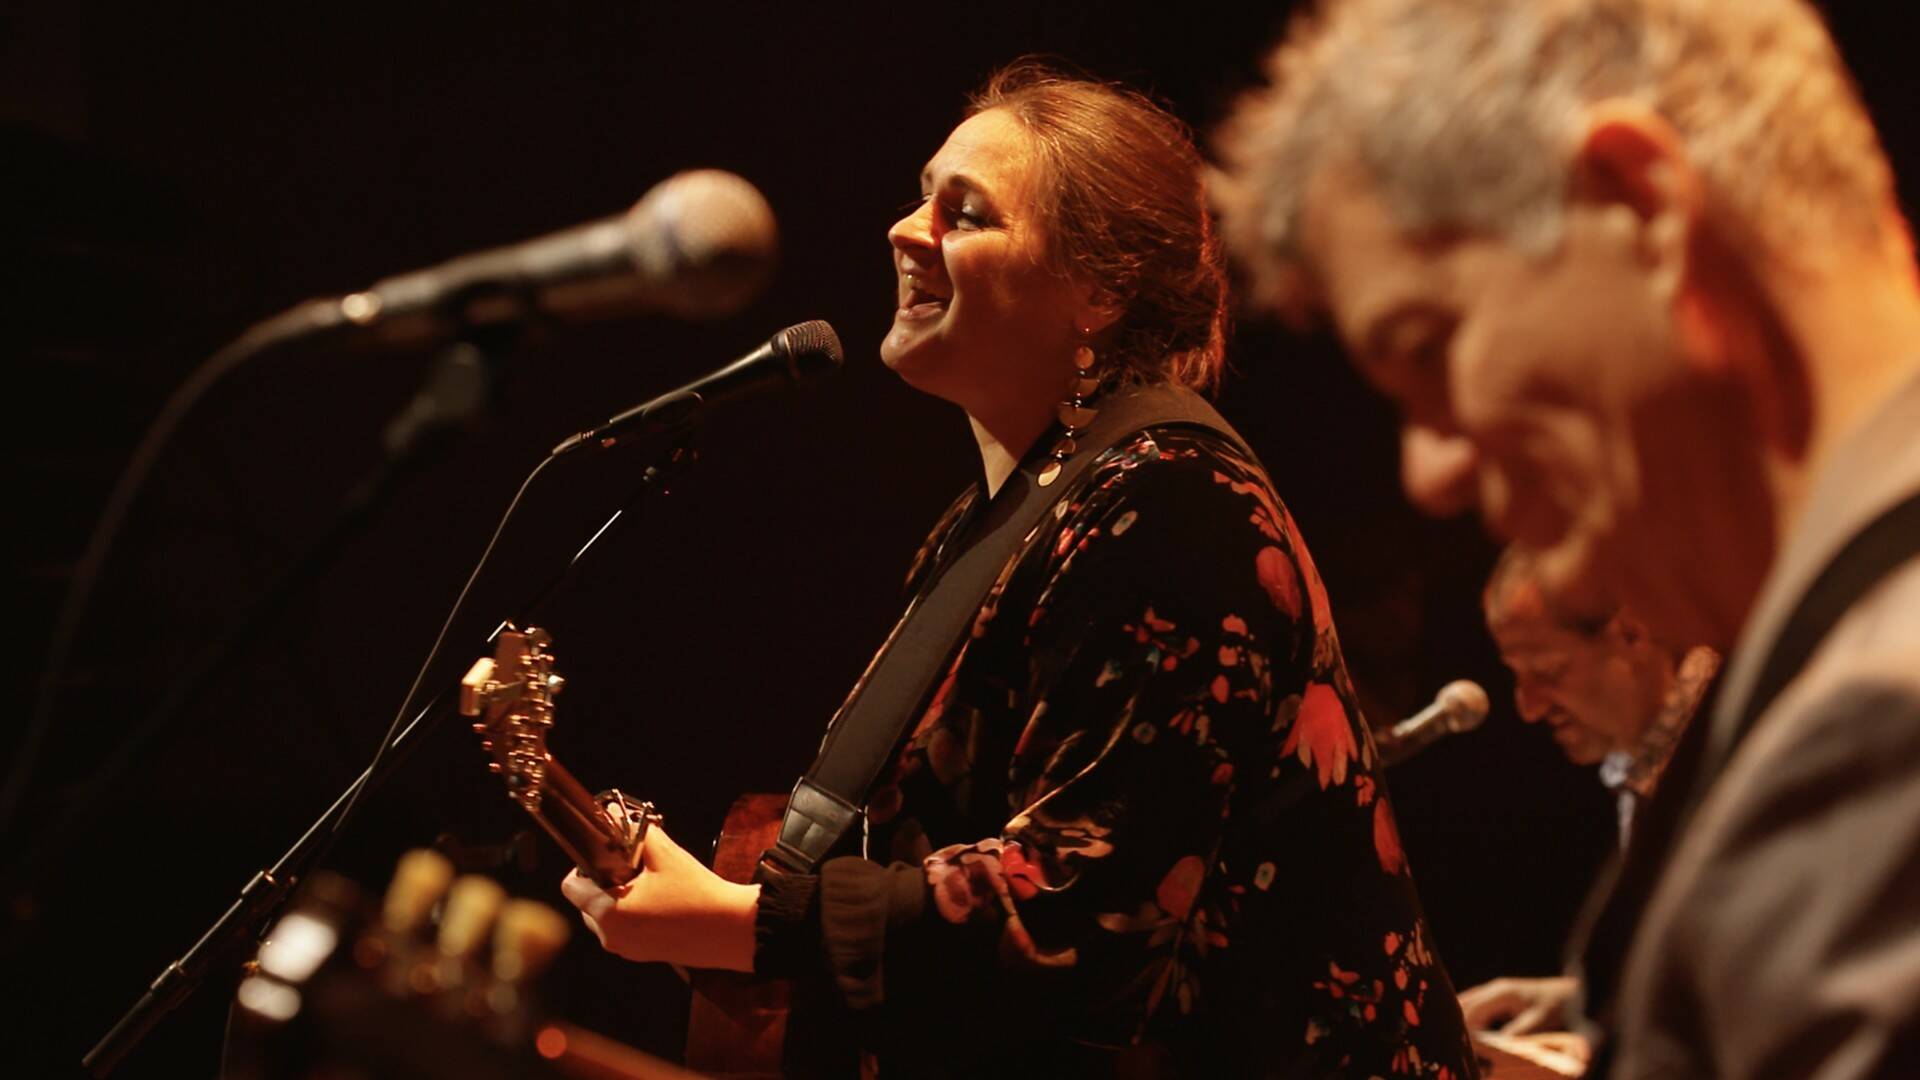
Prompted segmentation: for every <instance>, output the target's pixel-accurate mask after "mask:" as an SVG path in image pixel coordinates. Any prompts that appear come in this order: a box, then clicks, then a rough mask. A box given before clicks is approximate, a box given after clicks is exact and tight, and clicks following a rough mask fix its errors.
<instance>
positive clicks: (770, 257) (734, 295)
mask: <svg viewBox="0 0 1920 1080" xmlns="http://www.w3.org/2000/svg"><path fill="white" fill-rule="evenodd" d="M777 236H778V229H777V227H776V226H775V224H774V220H773V208H772V207H770V206H768V205H767V200H766V197H765V196H763V195H761V194H760V190H759V189H758V188H756V187H754V186H753V185H752V184H750V183H748V182H747V181H746V180H745V179H743V178H741V177H739V176H736V175H734V174H733V173H730V172H725V171H723V170H720V169H692V170H688V171H686V172H679V173H675V174H673V175H672V176H669V177H667V178H666V179H665V180H662V181H660V182H659V183H658V184H655V185H654V186H653V189H652V190H650V191H648V192H647V194H646V196H645V197H644V198H642V199H641V200H640V201H639V202H638V203H636V204H635V205H634V207H633V209H632V210H631V211H629V212H628V213H627V237H628V242H629V244H630V245H631V248H632V253H633V261H634V264H635V265H636V266H637V267H638V268H639V270H640V272H641V274H642V276H643V277H646V278H648V279H650V280H651V281H653V282H656V283H658V284H659V285H660V287H661V288H663V289H665V290H669V291H671V293H672V295H671V297H670V298H669V299H670V301H671V306H672V307H673V308H674V310H676V311H677V312H678V313H679V314H681V315H685V316H689V317H693V318H712V317H715V316H719V315H726V314H729V313H731V312H734V311H738V310H739V309H741V308H743V307H745V306H746V305H747V304H748V303H749V302H750V301H752V300H753V298H754V297H755V296H758V295H759V293H760V290H761V288H762V287H763V286H765V285H766V283H767V279H768V278H769V277H771V276H772V273H773V265H774V261H775V256H776V254H777V248H778V240H777Z"/></svg>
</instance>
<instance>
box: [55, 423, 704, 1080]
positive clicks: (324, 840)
mask: <svg viewBox="0 0 1920 1080" xmlns="http://www.w3.org/2000/svg"><path fill="white" fill-rule="evenodd" d="M680 419H681V421H682V422H681V423H680V425H679V426H678V428H677V430H675V431H673V432H672V433H671V438H670V440H669V442H670V445H669V448H668V449H667V450H666V451H665V453H663V454H660V455H659V456H658V458H657V459H656V461H655V462H654V463H653V464H651V465H649V466H648V467H647V469H646V470H645V472H644V473H642V475H641V481H640V484H639V486H638V487H637V488H636V489H635V490H634V491H633V493H632V494H631V495H629V496H628V497H627V499H626V501H625V503H624V504H623V505H622V506H621V508H620V509H619V510H617V511H615V512H614V514H613V516H612V517H611V518H609V519H608V520H607V521H606V523H605V524H603V525H601V526H600V528H599V529H598V530H596V531H595V532H594V533H593V534H592V535H591V536H590V537H589V538H588V539H587V541H586V543H585V544H583V545H582V546H581V547H580V549H579V550H578V551H577V552H576V553H575V554H574V556H573V558H572V559H570V560H569V561H568V563H567V565H566V566H565V567H563V568H561V570H560V571H559V572H558V573H556V574H555V575H554V577H553V578H552V579H551V580H550V581H548V582H547V584H546V585H545V586H544V587H542V588H541V590H540V591H539V592H538V593H536V594H535V595H534V597H533V598H532V599H531V600H530V601H529V602H528V603H527V604H525V605H524V606H523V610H525V611H527V612H530V613H531V612H537V611H538V610H539V609H540V608H541V607H543V606H544V605H545V603H546V602H547V601H548V600H549V599H550V598H551V597H552V596H553V595H554V593H556V592H557V591H558V590H559V588H560V586H561V585H562V584H564V583H565V582H566V581H567V580H568V579H569V578H570V577H571V576H572V574H573V570H574V568H575V567H577V566H578V565H579V564H580V560H581V558H582V557H583V556H585V555H586V553H587V552H588V551H589V550H592V549H593V548H594V547H595V546H596V545H597V544H598V543H599V542H600V541H601V540H603V539H604V538H605V537H607V536H608V535H610V534H612V533H613V532H615V531H616V529H617V527H618V526H619V525H620V523H621V522H622V521H623V519H626V518H628V517H630V516H631V515H630V513H629V511H633V510H635V509H637V508H638V507H639V505H640V503H641V502H642V501H643V500H644V499H645V498H646V496H647V495H648V494H650V493H652V492H655V491H657V492H659V493H660V494H662V495H664V494H667V493H668V487H667V485H668V483H669V482H670V481H671V480H672V479H673V478H675V477H676V476H678V475H679V473H681V472H682V471H684V470H685V469H686V468H687V467H689V466H691V465H692V464H693V462H694V461H696V460H697V459H698V454H697V453H696V452H695V451H694V449H693V446H692V436H693V434H694V432H695V431H696V430H697V429H698V427H699V422H700V420H701V414H700V411H699V410H698V409H694V410H690V411H689V412H688V413H686V414H685V415H684V416H683V417H682V418H680ZM396 423H398V421H396ZM389 430H390V431H391V430H392V429H389ZM506 625H507V624H505V623H502V624H501V628H504V627H505V626H506ZM498 632H499V630H498V629H496V630H495V632H494V633H495V634H497V633H498ZM491 637H492V635H489V640H491ZM450 712H451V704H450V699H449V697H448V694H447V692H446V691H445V690H444V689H443V690H442V691H441V692H440V693H438V694H436V695H435V696H434V698H433V700H432V701H430V702H428V704H427V705H426V706H424V707H423V708H422V709H420V711H419V712H418V713H416V714H415V715H414V718H413V719H412V720H411V721H410V722H409V723H408V724H407V726H406V727H405V728H404V729H403V730H402V731H401V733H400V735H399V736H397V737H396V739H395V742H394V746H393V752H390V753H388V754H386V755H385V758H386V760H385V762H383V763H382V765H381V769H380V773H379V775H373V774H372V769H371V767H369V768H368V770H366V771H363V772H362V773H361V774H360V776H359V777H358V778H357V779H356V780H354V781H353V783H351V784H349V785H348V786H347V789H346V790H345V791H343V792H342V793H341V794H340V796H339V797H338V798H337V799H335V800H334V802H333V804H332V805H331V806H329V807H328V808H327V810H326V811H325V812H323V813H322V814H321V815H320V817H319V818H318V819H317V820H316V821H315V822H314V823H313V825H312V826H310V827H309V828H308V829H307V831H306V832H305V833H304V834H302V835H301V837H300V838H299V839H298V840H296V841H295V842H294V844H293V846H292V847H291V848H289V849H288V850H287V852H286V853H285V854H283V855H282V856H281V857H280V858H279V859H278V860H277V861H275V863H274V864H273V866H272V867H271V868H270V869H267V870H262V871H260V872H259V873H257V874H255V875H254V876H253V877H252V879H250V880H249V881H248V882H247V883H246V885H245V886H243V887H242V888H241V891H240V895H239V897H238V898H237V899H236V900H235V901H234V902H233V904H232V905H231V906H230V907H228V908H227V910H226V912H225V913H223V914H222V915H221V916H220V917H219V918H218V919H217V920H215V922H214V924H213V926H212V927H211V928H209V929H208V930H207V932H206V933H204V934H202V935H201V936H200V939H199V940H198V941H196V942H195V943H194V945H193V947H192V948H191V949H189V950H188V951H187V952H186V954H185V955H183V956H182V957H180V959H178V960H175V961H174V962H173V963H171V964H168V965H167V966H166V968H165V969H164V970H162V971H161V973H160V975H159V977H158V978H156V979H155V980H154V981H153V983H152V985H151V986H150V987H149V988H148V990H147V992H146V993H145V994H144V995H142V997H141V998H140V1000H139V1001H137V1002H135V1003H134V1006H133V1007H132V1008H131V1009H129V1010H128V1011H127V1012H126V1014H125V1015H123V1016H122V1017H121V1018H120V1020H119V1021H118V1022H116V1023H115V1024H114V1026H113V1028H112V1029H111V1030H110V1031H108V1032H107V1034H106V1035H105V1036H104V1037H103V1038H102V1039H101V1040H100V1041H99V1043H97V1044H96V1045H95V1046H94V1047H93V1049H92V1050H90V1051H88V1052H87V1055H86V1056H85V1057H84V1058H82V1059H81V1064H82V1066H83V1067H84V1068H85V1069H86V1070H87V1072H88V1073H90V1074H91V1075H93V1076H95V1077H104V1076H107V1075H108V1074H109V1073H111V1072H112V1071H113V1069H114V1068H115V1067H116V1066H118V1065H119V1063H120V1062H121V1061H122V1060H123V1059H124V1058H125V1057H126V1056H127V1054H128V1053H130V1052H131V1051H132V1050H133V1049H134V1048H135V1047H136V1046H138V1045H139V1043H140V1041H141V1040H142V1039H143V1038H145V1037H146V1035H147V1034H148V1032H150V1031H151V1030H152V1029H153V1027H154V1026H155V1025H156V1024H157V1023H159V1021H160V1020H161V1018H162V1017H164V1016H166V1014H167V1013H169V1012H171V1011H172V1010H173V1009H175V1008H176V1007H178V1006H179V1005H180V1004H181V1003H183V1002H185V1001H186V999H187V998H188V997H189V996H190V995H191V994H192V993H193V992H194V990H196V989H198V987H199V985H200V983H201V982H203V981H204V980H205V978H206V975H207V973H208V971H209V969H211V968H212V967H214V966H215V965H216V964H218V963H220V962H222V961H224V960H225V959H227V958H229V957H231V956H232V955H233V954H234V953H235V952H237V951H238V949H239V947H240V945H241V943H242V940H243V938H244V937H245V936H247V935H250V934H252V933H255V932H256V930H257V928H258V927H259V926H261V925H263V924H265V923H266V922H267V921H269V920H270V919H271V918H272V917H273V914H274V913H275V912H276V911H277V910H278V909H279V908H280V907H281V906H282V905H284V904H285V903H286V901H287V899H288V897H289V896H290V895H291V893H292V891H293V888H294V886H296V885H298V884H299V882H300V881H301V880H302V878H304V876H305V875H306V874H307V872H308V871H310V870H311V869H313V867H314V865H315V864H316V863H317V862H318V861H319V860H320V859H321V858H322V857H323V856H324V854H325V851H326V848H327V846H328V843H329V841H330V839H331V838H332V837H333V833H334V828H333V826H334V821H335V818H336V817H337V816H338V815H339V814H340V813H341V811H342V810H343V809H344V808H345V807H347V806H349V805H351V804H352V803H354V802H355V801H357V800H358V798H359V796H360V793H361V791H362V789H366V790H369V791H370V790H374V789H377V788H378V787H379V785H380V783H381V782H382V781H383V780H385V779H386V778H387V777H388V776H389V775H391V774H392V773H393V772H394V770H395V769H396V768H398V766H399V765H400V764H401V762H402V760H403V759H404V758H405V757H407V756H408V754H409V753H410V752H411V751H412V749H413V748H414V747H416V746H418V745H419V744H420V743H422V742H424V741H425V736H427V735H428V734H430V733H431V732H432V731H433V730H434V729H436V728H437V727H438V726H439V724H440V723H441V721H443V720H445V719H446V717H447V716H448V715H449V714H450Z"/></svg>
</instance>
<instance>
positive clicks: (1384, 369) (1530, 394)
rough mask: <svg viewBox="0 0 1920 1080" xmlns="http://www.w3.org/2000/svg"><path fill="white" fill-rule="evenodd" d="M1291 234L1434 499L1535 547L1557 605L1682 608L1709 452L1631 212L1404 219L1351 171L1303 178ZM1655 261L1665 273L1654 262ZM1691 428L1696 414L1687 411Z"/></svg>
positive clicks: (1438, 506)
mask: <svg viewBox="0 0 1920 1080" xmlns="http://www.w3.org/2000/svg"><path fill="white" fill-rule="evenodd" d="M1304 229H1305V232H1304V243H1305V247H1306V249H1307V254H1308V257H1309V259H1310V261H1311V263H1312V264H1313V265H1314V266H1315V267H1316V269H1317V271H1318V273H1319V277H1320V284H1321V287H1322V289H1323V296H1322V299H1323V300H1324V302H1325V304H1326V306H1327V308H1328V309H1329V311H1330V312H1331V314H1332V316H1333V318H1334V321H1335V323H1336V324H1337V328H1338V330H1339V332H1340V335H1341V336H1342V338H1343V339H1344V340H1345V341H1346V343H1347V346H1348V348H1349V351H1350V352H1351V354H1352V356H1353V358H1354V362H1355V363H1356V364H1357V365H1358V367H1359V369H1360V371H1361V372H1362V374H1363V375H1365V377H1366V378H1367V379H1368V380H1369V381H1371V382H1372V383H1373V384H1374V385H1375V386H1376V387H1377V388H1379V389H1380V390H1381V391H1382V392H1384V393H1385V394H1387V395H1388V396H1389V397H1391V398H1392V399H1393V400H1394V402H1395V403H1396V404H1397V405H1398V406H1399V410H1400V414H1401V418H1402V422H1403V427H1402V436H1403V437H1402V445H1401V450H1402V480H1403V482H1404V483H1405V485H1406V487H1407V492H1408V495H1409V496H1410V497H1411V498H1412V500H1413V501H1414V502H1415V503H1416V504H1417V505H1419V506H1421V507H1422V508H1424V509H1426V510H1428V511H1429V512H1433V513H1452V512H1455V511H1458V510H1461V509H1465V508H1467V507H1469V506H1477V507H1478V508H1479V511H1480V513H1481V515H1482V516H1483V518H1484V519H1485V520H1486V523H1487V525H1488V526H1489V528H1490V529H1491V531H1492V532H1493V533H1494V534H1495V535H1496V536H1497V537H1499V538H1502V539H1505V540H1510V541H1518V542H1522V543H1524V544H1526V545H1527V546H1529V547H1531V548H1533V549H1535V550H1537V551H1540V552H1541V553H1543V558H1542V561H1541V564H1540V570H1541V574H1542V584H1543V586H1544V587H1545V588H1546V590H1547V592H1548V593H1549V595H1551V596H1553V597H1555V599H1556V601H1557V602H1558V603H1559V604H1560V605H1562V606H1565V607H1568V608H1575V609H1581V608H1586V607H1588V606H1589V602H1590V601H1591V598H1592V597H1594V596H1598V595H1606V596H1612V597H1617V598H1620V599H1624V600H1625V601H1626V602H1627V603H1628V604H1629V605H1630V606H1632V607H1634V608H1635V609H1636V610H1638V611H1640V612H1641V613H1642V615H1643V617H1644V618H1645V619H1646V621H1647V622H1648V624H1649V625H1652V626H1654V627H1656V628H1657V629H1659V630H1661V631H1662V632H1663V633H1666V634H1671V635H1672V636H1674V637H1676V638H1679V639H1683V640H1684V639H1689V638H1691V639H1693V640H1701V639H1702V635H1701V634H1700V631H1699V627H1698V626H1697V625H1695V624H1693V623H1691V622H1689V621H1688V619H1687V618H1686V617H1685V616H1686V614H1687V604H1686V600H1687V597H1688V591H1689V583H1688V581H1687V578H1688V575H1689V572H1690V571H1689V553H1695V554H1697V553H1698V551H1699V544H1700V543H1701V542H1702V541H1704V540H1707V539H1708V538H1706V537H1701V536H1699V535H1697V528H1696V525H1697V522H1696V521H1695V520H1694V519H1695V517H1696V514H1695V513H1694V512H1691V511H1688V510H1687V509H1686V508H1687V504H1688V502H1689V500H1690V499H1691V498H1692V495H1693V491H1692V485H1693V484H1694V483H1695V482H1696V481H1694V480H1690V478H1689V475H1688V466H1689V464H1690V463H1692V462H1693V459H1697V458H1700V457H1701V456H1702V455H1701V454H1700V453H1698V452H1697V450H1696V449H1694V448H1693V447H1691V446H1689V440H1690V439H1693V440H1696V441H1697V439H1698V437H1699V436H1698V434H1697V433H1695V432H1693V431H1692V430H1691V426H1690V425H1689V424H1688V423H1687V422H1686V419H1687V417H1688V407H1687V405H1686V401H1685V399H1686V398H1687V396H1688V395H1687V394H1686V393H1684V392H1682V391H1683V390H1684V388H1683V386H1682V382H1683V376H1684V369H1683V365H1681V364H1680V362H1679V357H1678V349H1677V345H1676V342H1675V339H1674V331H1673V325H1672V323H1673V320H1672V316H1671V311H1672V309H1673V301H1672V296H1673V288H1672V281H1671V274H1670V273H1669V272H1668V271H1667V269H1666V268H1664V267H1663V266H1662V265H1661V264H1660V263H1659V261H1658V260H1657V259H1654V258H1650V257H1649V256H1648V254H1647V250H1646V245H1645V239H1646V236H1645V233H1646V227H1645V222H1644V221H1643V220H1641V219H1639V218H1636V217H1635V215H1634V214H1633V213H1632V212H1631V211H1629V210H1628V209H1626V208H1624V207H1620V206H1614V205H1608V204H1574V205H1570V206H1569V207H1568V209H1567V213H1566V219H1565V227H1564V233H1563V236H1562V239H1561V242H1560V244H1559V247H1558V249H1557V250H1556V251H1554V252H1553V253H1551V254H1548V255H1544V256H1536V255H1533V254H1531V253H1527V252H1523V251H1520V250H1518V249H1516V248H1514V247H1512V246H1511V245H1509V244H1508V243H1506V242H1505V241H1504V240H1501V239H1497V238H1482V237H1465V238H1449V239H1445V240H1433V241H1424V240H1420V239H1417V238H1413V237H1410V236H1408V235H1407V234H1405V233H1404V232H1402V231H1401V229H1400V228H1399V227H1398V225H1397V224H1396V223H1395V222H1394V221H1393V220H1392V219H1391V217H1390V215H1389V212H1388V210H1387V208H1386V207H1385V205H1384V204H1383V203H1382V202H1381V201H1380V199H1379V197H1378V196H1377V195H1376V194H1375V190H1374V188H1373V186H1372V183H1371V181H1369V180H1368V179H1367V178H1366V177H1365V176H1364V174H1363V173H1361V172H1360V170H1358V169H1357V168H1344V169H1343V168H1341V167H1339V166H1330V167H1329V168H1327V169H1325V170H1323V172H1322V174H1321V176H1320V177H1319V178H1318V179H1317V181H1316V183H1315V184H1314V185H1313V186H1312V187H1311V188H1310V190H1309V191H1308V196H1307V200H1306V205H1305V209H1304ZM1663 275H1664V276H1663ZM1695 426H1697V425H1695Z"/></svg>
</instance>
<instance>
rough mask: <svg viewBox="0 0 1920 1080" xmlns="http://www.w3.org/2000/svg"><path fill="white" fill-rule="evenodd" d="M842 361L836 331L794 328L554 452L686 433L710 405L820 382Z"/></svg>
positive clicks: (809, 325)
mask: <svg viewBox="0 0 1920 1080" xmlns="http://www.w3.org/2000/svg"><path fill="white" fill-rule="evenodd" d="M843 359H844V357H843V356H842V354H841V351H840V335H838V334H836V333H834V332H833V327H831V326H828V325H827V324H826V323H824V322H821V321H820V320H818V319H815V320H813V321H812V322H803V323H800V324H798V325H795V326H789V327H787V328H786V329H785V330H782V331H780V332H779V333H777V334H775V335H773V336H772V337H770V338H768V339H767V340H766V343H765V344H763V345H761V346H760V347H759V348H757V349H755V350H753V351H752V352H750V353H748V354H747V355H745V356H743V357H741V358H740V359H738V360H735V361H734V362H733V363H731V364H728V365H727V366H725V367H723V368H720V369H718V370H716V371H713V372H710V373H708V374H706V375H703V376H701V377H700V378H698V379H695V380H694V381H692V382H690V383H688V384H687V385H685V386H682V387H680V388H679V389H677V390H670V391H668V392H667V393H664V394H661V395H660V396H659V397H656V398H653V399H652V400H650V401H643V402H641V403H640V404H638V405H635V406H634V407H633V408H631V409H628V410H626V411H625V412H622V413H618V414H616V415H614V416H611V417H608V418H607V421H606V422H605V423H603V424H599V425H597V426H595V427H592V428H589V429H587V430H586V431H582V432H580V433H579V434H577V435H570V436H568V437H567V438H566V439H564V440H562V441H561V443H560V444H559V445H558V446H555V447H554V448H553V455H554V456H556V457H558V456H559V455H561V454H570V453H573V452H574V451H576V450H580V449H583V448H585V447H600V448H604V447H608V446H613V445H614V444H616V443H618V442H619V441H620V440H621V439H625V438H633V437H635V436H639V435H658V434H665V433H673V432H679V431H684V430H686V429H687V428H690V427H692V426H693V425H694V424H696V423H698V422H699V419H700V415H701V413H702V412H704V410H705V408H706V406H708V405H711V404H713V403H715V402H720V401H727V400H729V399H732V398H736V397H742V396H745V395H747V394H751V393H754V392H756V391H760V390H765V389H768V388H770V387H774V386H779V385H782V384H788V383H799V382H806V381H807V380H809V379H814V378H818V377H819V376H822V375H825V374H828V373H829V372H833V371H838V370H839V369H840V364H841V361H842V360H843Z"/></svg>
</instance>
